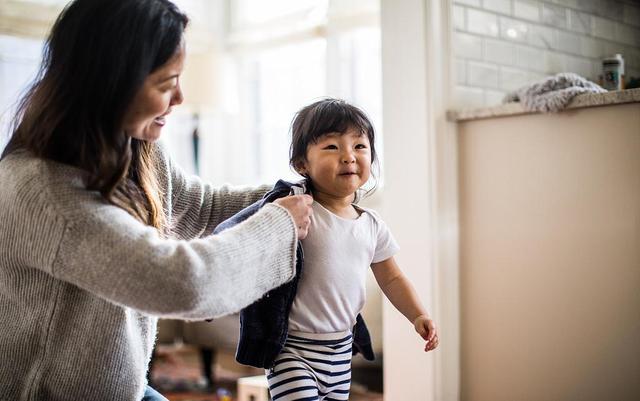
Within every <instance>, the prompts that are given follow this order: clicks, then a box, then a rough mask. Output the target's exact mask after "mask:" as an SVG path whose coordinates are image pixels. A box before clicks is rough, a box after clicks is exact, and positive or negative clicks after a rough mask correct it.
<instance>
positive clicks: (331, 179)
mask: <svg viewBox="0 0 640 401" xmlns="http://www.w3.org/2000/svg"><path fill="white" fill-rule="evenodd" d="M298 172H300V173H301V174H304V175H308V176H309V178H311V181H312V182H313V186H314V188H315V190H316V192H320V193H322V194H326V195H329V196H331V197H333V198H343V197H352V196H353V194H354V193H355V192H356V190H357V189H358V188H360V187H361V186H363V185H364V184H365V183H366V182H367V180H368V179H369V176H370V175H371V145H370V143H369V138H367V136H366V135H363V134H361V133H360V131H357V130H355V129H352V128H351V129H349V130H347V132H345V133H344V134H340V133H330V134H326V135H323V136H321V137H320V138H319V139H318V142H317V143H312V144H310V145H309V146H308V147H307V159H306V160H305V161H303V162H302V163H301V166H300V167H299V168H298Z"/></svg>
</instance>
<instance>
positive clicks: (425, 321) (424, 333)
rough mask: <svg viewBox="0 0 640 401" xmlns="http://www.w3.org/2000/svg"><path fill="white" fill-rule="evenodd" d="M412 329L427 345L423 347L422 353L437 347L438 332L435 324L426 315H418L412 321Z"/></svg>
mask: <svg viewBox="0 0 640 401" xmlns="http://www.w3.org/2000/svg"><path fill="white" fill-rule="evenodd" d="M413 327H415V329H416V331H417V332H418V334H420V336H421V337H422V338H424V340H425V341H426V342H427V344H426V345H425V346H424V352H429V351H432V350H434V349H436V347H437V346H438V343H439V340H438V330H437V329H436V324H435V323H434V322H433V320H432V319H430V318H429V317H428V316H427V315H420V316H418V317H417V318H415V320H414V321H413Z"/></svg>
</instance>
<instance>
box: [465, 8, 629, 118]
mask: <svg viewBox="0 0 640 401" xmlns="http://www.w3.org/2000/svg"><path fill="white" fill-rule="evenodd" d="M453 29H454V45H453V46H454V55H455V63H454V66H453V68H454V70H455V71H454V72H453V73H454V74H455V76H456V79H455V85H456V88H455V102H456V104H455V106H456V107H480V106H488V105H494V104H497V103H499V102H500V100H501V99H502V98H503V97H504V96H505V95H506V94H507V92H509V91H512V90H515V89H518V88H520V87H522V86H524V85H527V84H529V83H531V82H534V81H536V80H538V79H541V78H544V77H545V76H548V75H553V74H556V73H559V72H575V73H577V74H579V75H582V76H584V77H585V78H588V79H590V80H592V81H594V82H598V81H599V78H600V77H599V75H600V74H601V71H602V59H603V58H605V57H608V56H612V55H615V54H616V53H620V54H622V56H623V57H624V60H625V76H626V77H627V79H629V78H631V77H634V78H640V2H639V1H637V0H544V1H543V0H454V1H453Z"/></svg>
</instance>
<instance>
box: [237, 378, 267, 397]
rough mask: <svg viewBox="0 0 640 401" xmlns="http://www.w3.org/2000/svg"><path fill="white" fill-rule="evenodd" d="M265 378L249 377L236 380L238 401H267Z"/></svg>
mask: <svg viewBox="0 0 640 401" xmlns="http://www.w3.org/2000/svg"><path fill="white" fill-rule="evenodd" d="M269 399H270V398H269V384H268V382H267V377H266V376H264V375H262V376H251V377H241V378H240V379H238V401H269Z"/></svg>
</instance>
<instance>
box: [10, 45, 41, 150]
mask: <svg viewBox="0 0 640 401" xmlns="http://www.w3.org/2000/svg"><path fill="white" fill-rule="evenodd" d="M42 44H43V42H42V40H36V39H24V38H18V37H14V36H7V35H0V153H1V152H2V150H3V149H4V147H5V145H6V144H7V142H8V140H9V135H10V132H9V130H10V124H11V121H12V119H13V116H14V114H15V111H16V106H17V101H18V100H19V99H20V98H21V95H22V94H23V93H24V91H25V90H26V89H27V88H28V86H29V84H30V83H31V82H32V81H33V79H34V78H35V76H36V73H37V70H38V67H39V66H40V58H41V53H42Z"/></svg>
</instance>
